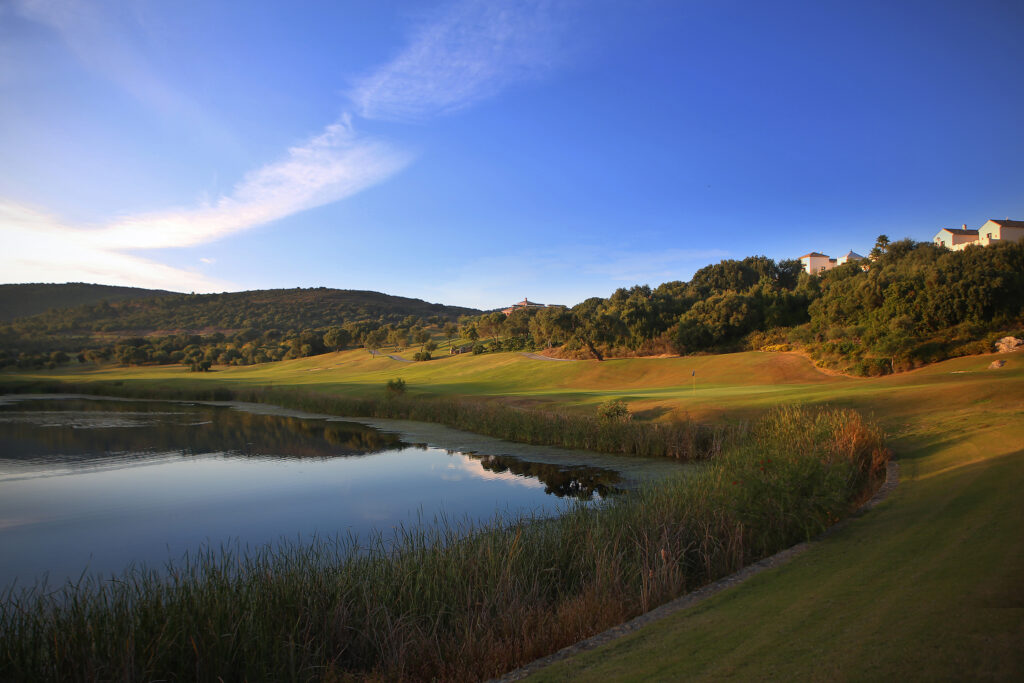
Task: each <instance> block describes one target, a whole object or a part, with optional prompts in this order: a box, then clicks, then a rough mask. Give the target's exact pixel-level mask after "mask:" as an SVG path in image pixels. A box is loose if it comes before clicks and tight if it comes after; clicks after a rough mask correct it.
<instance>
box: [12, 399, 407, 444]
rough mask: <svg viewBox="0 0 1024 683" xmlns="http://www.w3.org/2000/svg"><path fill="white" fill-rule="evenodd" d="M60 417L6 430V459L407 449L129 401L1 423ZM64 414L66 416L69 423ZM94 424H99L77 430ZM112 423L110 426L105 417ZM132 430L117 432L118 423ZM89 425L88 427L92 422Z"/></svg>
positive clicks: (58, 404)
mask: <svg viewBox="0 0 1024 683" xmlns="http://www.w3.org/2000/svg"><path fill="white" fill-rule="evenodd" d="M43 412H54V413H55V414H54V415H53V417H54V418H55V419H54V420H53V422H52V423H51V424H45V425H44V424H40V423H39V421H38V420H37V421H34V422H29V421H11V422H4V423H3V424H0V440H2V443H3V455H4V457H6V458H29V457H31V458H37V457H40V456H47V455H60V456H64V457H72V458H74V457H76V456H83V457H88V456H90V455H103V454H110V453H124V452H137V453H142V454H144V453H152V452H162V451H179V452H181V453H184V454H187V455H196V454H200V453H223V454H225V455H227V456H248V457H252V456H255V457H260V456H275V457H299V458H333V457H338V456H347V455H363V454H368V453H376V452H379V451H386V450H394V449H399V448H404V447H405V444H404V443H402V441H401V440H400V439H399V438H398V436H396V435H394V434H389V433H386V432H381V431H378V430H376V429H374V428H372V427H367V426H365V425H360V424H356V423H352V422H328V421H326V420H316V419H313V420H307V419H301V418H295V417H283V416H279V415H258V414H254V413H247V412H244V411H239V410H232V409H230V408H225V407H220V406H199V405H190V404H177V403H147V402H139V403H135V402H128V401H89V400H81V399H76V400H32V401H22V402H18V403H14V404H10V405H0V417H2V416H12V417H13V416H15V415H17V414H27V415H32V414H39V413H43ZM60 413H65V414H66V415H67V419H66V420H65V422H66V424H65V423H62V421H61V415H60ZM75 415H78V416H84V417H87V418H89V417H91V418H93V422H92V424H93V425H97V426H89V427H87V428H82V427H81V426H79V427H76V426H74V423H75V422H76V421H77V422H79V423H80V424H81V423H82V422H83V421H82V420H80V419H79V420H76V419H75V417H74V416H75ZM106 415H109V416H110V417H111V419H110V421H109V422H111V423H112V424H111V425H108V426H104V425H103V420H102V419H100V420H99V421H97V420H96V418H102V417H104V416H106ZM119 417H120V418H121V424H123V425H126V426H114V425H116V424H117V423H118V420H119ZM85 423H86V424H88V420H86V421H85Z"/></svg>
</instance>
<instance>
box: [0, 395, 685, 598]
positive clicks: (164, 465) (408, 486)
mask: <svg viewBox="0 0 1024 683" xmlns="http://www.w3.org/2000/svg"><path fill="white" fill-rule="evenodd" d="M362 422H369V423H370V424H365V423H359V422H354V421H346V420H341V419H339V418H328V417H327V416H310V415H305V414H301V413H295V412H294V411H286V410H281V409H277V408H274V407H273V406H255V405H253V406H245V405H216V404H212V403H186V402H160V401H127V400H119V399H95V398H83V397H60V398H52V397H21V396H4V397H0V548H2V549H3V552H2V553H0V587H3V586H7V585H10V584H11V582H13V581H15V580H17V583H18V585H28V584H31V583H33V582H35V581H37V580H39V579H40V578H41V577H43V576H44V575H48V576H49V583H50V584H51V585H54V584H58V583H62V582H63V581H64V580H66V579H68V578H77V577H78V576H79V575H81V574H82V573H83V572H89V573H100V574H104V575H109V574H111V573H119V572H121V571H122V570H123V569H125V568H126V567H127V566H129V564H130V563H133V562H135V563H145V564H146V565H147V566H149V567H154V568H158V567H162V566H163V565H164V563H165V562H166V561H167V560H168V559H171V558H178V557H180V556H181V555H182V554H183V553H184V552H186V551H194V550H195V549H197V548H199V547H201V546H202V545H203V544H204V543H208V544H211V545H213V546H214V547H216V546H219V545H220V544H224V543H228V544H237V545H241V546H243V547H244V546H245V545H248V546H257V545H262V544H266V543H274V542H278V541H281V540H290V541H295V540H298V541H302V540H304V539H305V540H309V539H311V538H313V536H319V537H334V536H345V535H352V536H354V537H355V538H357V539H366V538H369V537H370V535H371V534H373V533H374V532H375V531H378V532H381V533H383V534H385V536H387V534H388V533H389V532H391V530H392V529H393V528H394V527H396V526H398V525H409V524H414V523H416V522H417V520H419V519H421V520H422V521H423V522H424V523H433V522H434V520H435V519H436V518H438V517H439V516H445V517H447V518H448V519H450V520H455V521H463V520H467V519H468V520H485V519H491V518H493V517H494V516H495V515H496V514H501V515H515V514H520V513H532V514H539V515H554V514H557V513H558V512H559V511H560V510H562V509H564V508H565V507H566V506H567V505H570V504H573V501H585V502H586V501H590V502H594V501H599V500H601V499H602V498H604V497H606V496H609V495H611V494H613V493H614V492H616V491H617V490H620V489H621V488H624V487H628V486H631V485H635V484H636V482H637V481H639V480H643V479H644V478H652V477H657V476H662V474H663V472H664V471H667V470H665V469H664V468H665V467H666V466H665V464H664V463H650V462H648V463H646V464H645V463H644V462H642V461H640V460H637V459H624V458H613V457H611V456H599V455H595V454H586V453H578V452H573V451H564V450H559V449H546V448H541V447H535V446H529V447H526V446H522V445H519V444H508V443H507V442H501V441H498V440H496V439H488V438H487V437H480V436H478V435H472V434H468V433H466V432H459V431H457V430H449V429H446V428H444V427H438V426H436V425H422V424H419V423H400V422H389V421H384V420H371V421H362ZM453 445H454V447H453ZM619 465H621V466H619ZM670 467H671V466H670Z"/></svg>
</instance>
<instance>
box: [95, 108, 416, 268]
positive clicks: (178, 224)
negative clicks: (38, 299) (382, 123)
mask: <svg viewBox="0 0 1024 683" xmlns="http://www.w3.org/2000/svg"><path fill="white" fill-rule="evenodd" d="M410 159H411V156H410V155H409V154H408V153H405V152H402V151H399V150H397V149H394V148H393V147H391V146H390V145H388V144H386V143H383V142H379V141H376V140H373V139H369V138H366V137H361V136H359V135H357V134H356V133H355V132H354V131H353V130H352V127H351V124H350V123H349V121H348V119H347V117H344V118H343V119H342V120H341V121H339V122H338V123H334V124H331V125H330V126H327V128H326V129H324V131H323V132H322V133H320V134H319V135H317V136H315V137H313V138H311V139H310V140H308V141H307V142H305V143H304V144H301V145H298V146H295V147H292V148H291V149H289V150H288V153H287V154H286V155H285V156H284V158H283V159H281V160H279V161H277V162H274V163H271V164H268V165H266V166H264V167H262V168H260V169H257V170H256V171H253V172H251V173H249V174H248V175H246V176H245V178H243V179H242V181H241V182H239V183H238V185H236V186H235V188H234V189H233V190H232V192H231V193H230V194H228V195H226V196H223V197H221V198H220V199H218V200H217V201H215V202H214V203H212V204H207V205H203V206H200V207H198V208H184V209H171V210H165V211H156V212H152V213H145V214H139V215H134V216H127V217H125V218H122V219H120V220H118V221H115V222H114V223H113V224H112V225H110V226H108V227H106V228H104V229H102V230H98V231H95V232H94V234H93V238H94V239H95V240H96V241H97V242H98V243H100V244H103V245H104V246H106V247H107V248H112V249H117V248H125V247H126V246H127V248H134V249H157V248H165V247H185V246H192V245H196V244H204V243H207V242H211V241H213V240H216V239H220V238H221V237H224V236H227V235H230V234H232V233H235V232H239V231H241V230H245V229H248V228H252V227H255V226H257V225H262V224H264V223H269V222H271V221H274V220H277V219H279V218H284V217H285V216H290V215H292V214H294V213H298V212H299V211H304V210H306V209H311V208H313V207H317V206H322V205H324V204H330V203H332V202H336V201H338V200H340V199H344V198H345V197H349V196H351V195H353V194H356V193H357V192H360V191H362V190H364V189H366V188H367V187H370V186H371V185H375V184H377V183H380V182H382V181H383V180H385V179H386V178H388V177H390V176H391V175H393V174H395V173H397V172H398V171H400V170H401V169H402V168H404V167H405V166H406V165H407V164H408V163H409V161H410Z"/></svg>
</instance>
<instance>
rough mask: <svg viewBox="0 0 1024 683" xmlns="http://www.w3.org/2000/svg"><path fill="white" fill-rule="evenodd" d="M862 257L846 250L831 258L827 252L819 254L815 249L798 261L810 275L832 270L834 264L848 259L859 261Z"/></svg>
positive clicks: (837, 264)
mask: <svg viewBox="0 0 1024 683" xmlns="http://www.w3.org/2000/svg"><path fill="white" fill-rule="evenodd" d="M863 258H864V257H863V256H861V255H860V254H858V253H857V252H855V251H848V252H846V253H845V254H844V255H842V256H840V257H839V258H831V257H829V256H828V255H827V254H819V253H818V252H816V251H812V252H811V253H810V254H804V255H803V256H801V257H800V263H802V264H803V266H804V270H805V271H806V272H808V273H810V274H811V275H819V274H821V273H824V272H825V271H826V270H832V269H833V268H835V267H836V266H841V265H843V264H844V263H847V262H849V261H860V260H863Z"/></svg>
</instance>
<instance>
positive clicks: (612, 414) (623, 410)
mask: <svg viewBox="0 0 1024 683" xmlns="http://www.w3.org/2000/svg"><path fill="white" fill-rule="evenodd" d="M597 416H598V417H600V418H601V419H602V420H604V421H606V422H628V421H629V420H631V419H633V413H631V412H630V411H629V406H628V405H626V402H625V401H623V400H622V399H621V398H616V399H612V400H611V401H605V402H604V403H602V404H601V405H599V406H598V407H597Z"/></svg>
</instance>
